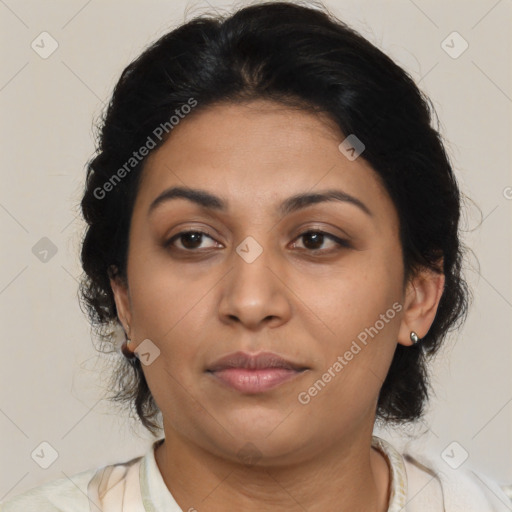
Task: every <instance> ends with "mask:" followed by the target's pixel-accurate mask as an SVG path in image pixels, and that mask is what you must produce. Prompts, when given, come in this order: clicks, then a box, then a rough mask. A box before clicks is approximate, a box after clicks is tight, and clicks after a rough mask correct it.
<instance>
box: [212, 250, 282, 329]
mask: <svg viewBox="0 0 512 512" xmlns="http://www.w3.org/2000/svg"><path fill="white" fill-rule="evenodd" d="M271 260H272V258H271V251H270V250H265V249H264V250H263V252H262V253H261V254H260V255H259V256H258V257H257V258H256V259H255V260H254V261H252V262H249V261H250V260H245V259H244V258H243V257H241V256H239V254H237V253H234V254H233V268H232V269H231V271H230V272H228V274H227V276H226V278H225V279H224V280H223V282H224V287H223V290H222V298H221V301H220V303H219V315H220V318H221V321H222V322H224V323H240V324H243V325H244V327H246V328H247V329H250V330H253V331H257V330H259V329H261V328H262V327H264V326H269V327H278V326H279V325H282V324H283V323H286V322H287V321H288V320H289V319H290V315H291V310H292V308H291V303H290V295H291V292H290V290H289V288H288V287H287V285H286V276H285V275H284V271H283V269H282V268H281V267H280V266H279V265H278V264H277V263H276V261H275V259H274V261H271Z"/></svg>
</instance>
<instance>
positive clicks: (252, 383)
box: [207, 352, 307, 394]
mask: <svg viewBox="0 0 512 512" xmlns="http://www.w3.org/2000/svg"><path fill="white" fill-rule="evenodd" d="M304 370H307V368H306V367H303V366H300V365H297V364H294V363H292V362H290V361H286V360H285V359H283V358H282V357H280V356H278V355H277V354H273V353H271V352H262V353H259V354H247V353H245V352H235V353H231V354H228V355H227V356H224V357H222V358H221V359H219V360H217V361H216V362H215V363H213V364H212V365H211V366H210V367H209V368H208V369H207V372H208V373H210V374H211V375H212V376H213V377H215V378H216V379H219V380H220V381H221V382H222V383H224V384H225V385H227V386H229V387H231V388H234V389H236V390H238V391H240V392H242V393H249V394H255V393H261V392H263V391H267V390H269V389H272V388H275V387H276V386H279V385H280V384H282V383H284V382H286V381H289V380H290V379H293V378H294V377H296V376H297V375H300V374H302V373H303V372H304Z"/></svg>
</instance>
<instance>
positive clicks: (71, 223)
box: [0, 0, 512, 500]
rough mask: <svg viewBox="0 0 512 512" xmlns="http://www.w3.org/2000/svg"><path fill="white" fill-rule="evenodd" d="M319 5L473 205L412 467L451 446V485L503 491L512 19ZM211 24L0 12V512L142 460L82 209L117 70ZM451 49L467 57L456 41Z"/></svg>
mask: <svg viewBox="0 0 512 512" xmlns="http://www.w3.org/2000/svg"><path fill="white" fill-rule="evenodd" d="M210 4H211V5H213V6H214V7H216V8H219V9H220V8H221V7H223V8H229V7H230V6H231V5H232V3H231V2H217V1H214V0H210ZM326 5H327V6H328V7H329V8H330V9H331V10H332V11H333V12H334V13H335V14H336V15H337V16H338V17H339V18H341V19H343V20H344V21H346V22H348V23H349V24H350V25H352V26H354V27H355V28H356V29H359V30H360V31H361V32H362V33H363V35H365V36H366V37H368V38H369V39H370V41H372V42H373V43H374V44H376V45H377V46H379V47H380V48H382V49H383V50H384V51H385V52H387V53H388V54H389V55H390V56H392V57H393V58H394V59H395V60H397V61H398V63H399V64H401V65H402V66H403V67H405V68H406V69H407V70H408V71H409V72H410V73H411V74H412V76H413V77H414V78H415V79H416V81H417V82H418V81H419V82H420V87H421V88H422V89H423V90H424V91H425V92H426V93H427V94H428V95H429V96H430V97H431V98H432V100H433V102H434V105H435V107H436V109H437V112H438V115H439V118H440V121H441V130H442V133H443V135H444V136H445V137H446V139H447V147H448V151H449V153H450V157H451V159H452V162H453V164H454V167H455V169H456V173H457V176H458V179H459V181H460V184H461V187H462V190H463V191H464V193H465V194H467V195H469V196H470V197H471V198H472V199H473V200H474V201H475V203H476V205H478V208H477V207H476V206H475V205H474V204H472V203H468V208H467V210H466V213H465V219H464V227H465V229H466V230H467V234H466V236H465V240H466V242H467V243H468V244H469V245H470V246H471V247H472V249H473V250H474V251H475V253H476V254H477V256H478V260H479V262H480V269H478V267H477V266H476V263H475V261H474V259H472V260H470V261H469V268H468V270H467V277H468V279H469V281H470V283H471V285H472V287H473V289H474V293H475V302H474V304H473V308H472V310H471V313H470V316H469V318H468V321H467V323H466V324H465V327H464V328H463V329H462V330H461V331H460V332H458V333H455V334H454V335H452V336H451V338H450V340H449V342H448V343H447V345H446V348H445V350H444V351H443V352H442V354H441V355H440V357H438V358H437V360H436V362H435V365H434V367H433V372H434V373H433V384H434V386H435V389H436V396H435V397H433V400H432V402H431V405H430V411H429V414H428V416H427V419H426V421H425V424H420V425H419V426H418V427H417V428H416V429H409V430H408V433H409V434H410V435H419V434H420V433H421V432H425V434H424V435H423V436H422V437H421V439H420V440H418V441H417V442H415V443H413V445H412V446H413V447H415V448H413V449H417V450H420V449H421V450H423V449H425V450H429V451H431V452H432V453H434V454H436V455H437V456H438V457H441V453H442V452H443V450H444V449H445V448H446V447H447V446H448V445H449V444H450V443H452V442H453V441H457V442H458V443H459V444H460V445H461V446H462V447H463V448H464V449H465V450H466V451H467V452H468V454H469V458H468V459H467V461H466V462H465V463H464V465H463V467H467V466H468V465H471V466H473V467H476V468H478V469H479V470H481V471H484V472H486V473H487V474H489V475H490V476H492V477H494V478H495V479H497V480H499V481H500V482H502V483H505V482H509V483H512V343H511V334H510V333H511V328H512V320H511V319H512V315H511V313H512V286H511V265H510V262H511V252H512V251H511V239H512V236H511V206H512V199H511V198H512V188H511V187H512V176H511V173H510V169H511V161H510V160H511V159H510V155H511V150H510V148H511V111H512V93H511V76H510V75H511V72H510V71H511V66H510V62H511V58H512V56H511V41H510V27H511V24H512V1H511V0H500V1H496V0H480V1H472V2H468V1H453V0H452V1H450V2H445V1H441V0H438V1H433V0H429V1H427V0H415V1H412V0H395V1H386V2H377V1H361V0H350V1H349V0H346V1H345V0H338V1H336V0H331V1H327V2H326ZM209 8H210V7H209V5H208V3H207V2H199V1H197V2H193V3H191V2H185V1H175V0H173V1H172V2H171V1H163V0H160V1H157V0H152V1H144V2H143V1H137V2H136V1H126V0H125V1H122V2H121V1H120V0H118V1H113V0H109V1H105V0H102V1H101V2H100V1H99V0H90V1H86V0H73V1H69V0H68V1H58V2H57V1H46V2H36V1H21V0H0V27H1V30H0V34H1V36H0V37H1V38H2V39H1V46H0V47H1V48H2V50H1V51H2V68H1V71H0V108H1V119H2V122H1V137H0V140H1V145H2V153H1V160H2V163H1V172H2V180H1V183H2V185H1V189H0V223H1V226H2V252H1V254H2V256H1V267H0V311H1V313H0V314H1V317H0V320H1V326H2V333H1V334H2V339H1V343H2V370H1V387H0V431H1V434H2V435H1V441H0V450H1V451H0V468H1V469H0V500H3V499H6V498H8V497H11V496H14V495H16V494H19V493H21V492H23V491H25V490H27V489H29V488H31V487H34V486H35V485H39V484H41V483H43V482H46V481H49V480H52V479H55V478H60V477H63V476H68V477H69V476H72V475H73V474H74V473H77V472H79V471H83V470H86V469H90V468H93V467H98V466H101V465H105V464H109V463H113V462H119V461H124V460H128V459H130V458H132V457H134V456H137V455H141V454H142V453H144V452H145V451H146V450H147V448H148V446H149V444H150V443H151V442H152V439H151V437H150V436H149V434H147V433H146V432H145V431H144V430H143V429H141V428H139V429H137V427H136V426H135V427H134V426H133V423H131V422H129V421H128V420H127V417H126V415H121V414H118V413H117V412H116V410H115V409H113V408H112V406H110V405H109V403H108V402H105V401H102V400H101V398H102V396H103V388H102V386H104V385H105V377H104V376H105V374H106V372H108V360H107V361H106V363H105V362H103V363H102V362H101V359H100V360H98V358H97V355H96V351H95V350H94V347H93V344H92V341H91V336H90V331H89V327H88V324H87V321H86V319H85V317H84V315H83V314H82V312H81V311H80V309H79V305H78V300H77V285H78V282H77V277H78V276H79V275H80V272H81V269H80V265H79V242H80V238H81V236H82V230H83V225H82V223H81V220H80V218H79V216H78V215H79V212H78V209H77V204H78V202H79V200H80V197H81V191H82V187H83V181H84V176H85V170H84V166H85V163H86V161H87V160H88V159H89V158H90V157H91V155H92V152H93V149H94V145H93V132H92V124H93V122H94V121H95V120H96V119H97V118H98V117H99V115H100V113H101V110H102V108H103V106H104V102H105V101H106V100H108V98H109V96H110V94H111V91H112V88H113V86H114V84H115V82H116V81H117V79H118V78H119V75H120V73H121V71H122V69H123V68H124V67H125V66H126V65H127V64H128V63H129V62H130V61H131V60H132V59H133V58H135V57H136V56H137V55H138V54H139V53H140V52H141V51H142V49H143V48H144V47H145V46H146V45H148V44H149V43H150V42H152V41H154V40H155V39H156V38H157V37H158V36H160V35H162V34H163V33H164V32H166V31H168V30H169V29H171V28H173V27H175V26H176V25H178V24H180V23H182V22H183V21H184V20H185V19H189V18H191V17H192V16H193V15H195V14H199V13H202V12H203V11H204V10H205V9H209ZM43 31H46V32H48V33H50V34H51V36H52V37H53V38H54V39H55V40H56V41H57V42H58V45H59V46H58V49H57V50H56V51H55V52H54V53H53V54H52V55H51V56H50V57H48V58H47V59H43V58H41V57H40V56H39V55H38V53H36V52H35V51H34V50H33V49H32V48H31V43H32V41H34V40H36V43H37V41H39V40H40V38H39V35H40V34H41V32H43ZM453 31H457V32H458V33H459V34H460V35H461V36H462V37H463V38H464V39H465V40H466V41H467V42H468V44H469V47H468V49H467V50H466V51H465V52H464V53H463V54H462V55H460V56H459V57H458V58H456V59H454V58H452V57H451V56H449V55H448V54H447V53H446V51H445V50H444V49H443V47H442V42H443V41H444V40H445V39H446V38H447V36H448V35H449V34H451V33H452V32H453ZM39 44H40V46H41V43H39ZM446 44H448V45H450V46H454V49H452V51H455V50H457V49H458V48H461V47H460V41H459V42H457V41H454V42H453V43H452V42H451V39H448V41H447V43H445V45H446ZM479 209H480V211H479ZM43 237H47V238H49V239H50V240H51V241H52V242H53V244H55V246H56V247H57V253H56V254H55V255H54V256H53V257H51V258H50V259H49V260H48V261H47V262H46V263H44V262H42V261H41V260H40V259H39V258H38V257H36V255H35V254H34V253H33V251H32V248H33V247H34V246H35V245H36V243H37V242H38V241H39V240H40V239H41V238H43ZM377 433H378V434H379V435H382V436H383V437H386V438H388V439H390V440H392V441H393V442H395V444H397V445H398V446H399V447H400V446H401V445H403V444H404V443H405V442H406V441H407V435H406V434H407V432H387V431H386V432H377ZM43 441H46V442H48V443H50V445H51V446H52V447H53V448H54V449H55V450H56V451H57V452H58V458H57V460H56V461H55V462H54V463H53V464H52V465H51V466H50V467H49V468H48V469H42V468H40V467H39V466H38V465H37V464H36V463H35V462H34V460H32V458H31V453H32V452H33V451H34V449H36V448H37V447H38V446H39V445H40V443H41V442H43ZM450 470H451V469H450Z"/></svg>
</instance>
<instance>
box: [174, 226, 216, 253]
mask: <svg viewBox="0 0 512 512" xmlns="http://www.w3.org/2000/svg"><path fill="white" fill-rule="evenodd" d="M203 237H207V238H209V239H210V240H213V238H212V237H211V236H209V235H208V234H207V233H204V232H203V231H182V232H180V233H177V234H176V235H174V236H173V237H172V238H171V239H170V240H168V241H167V242H166V243H165V246H166V247H169V246H174V242H175V241H176V240H179V241H180V242H181V246H182V247H179V246H178V247H176V248H177V249H181V250H188V251H194V250H195V249H199V248H202V247H201V243H202V242H203Z"/></svg>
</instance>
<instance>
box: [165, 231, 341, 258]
mask: <svg viewBox="0 0 512 512" xmlns="http://www.w3.org/2000/svg"><path fill="white" fill-rule="evenodd" d="M203 237H206V238H209V239H210V240H212V241H213V242H215V240H214V239H213V238H212V237H211V236H210V235H208V233H205V232H204V231H198V230H190V231H181V232H180V233H177V234H176V235H174V236H173V237H172V238H170V239H169V240H168V241H167V242H166V243H165V247H170V246H173V247H174V248H176V249H178V250H181V251H188V252H196V250H197V249H208V247H201V242H202V241H203ZM300 238H303V239H304V242H305V244H304V247H302V248H301V247H299V249H301V250H302V249H303V250H306V251H311V252H317V253H325V252H332V251H336V250H338V249H340V248H342V247H344V248H349V247H351V245H350V243H349V242H348V241H347V240H344V239H341V238H338V237H336V236H334V235H331V234H330V233H326V232H325V231H320V230H308V231H304V232H303V233H301V234H300V235H298V236H297V238H296V240H298V239H300ZM326 240H330V241H331V243H332V244H333V245H332V246H331V248H328V249H325V248H323V249H322V245H324V243H325V241H326ZM176 241H179V242H180V244H181V247H179V246H176V245H175V242H176ZM212 247H214V246H210V248H212Z"/></svg>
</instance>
